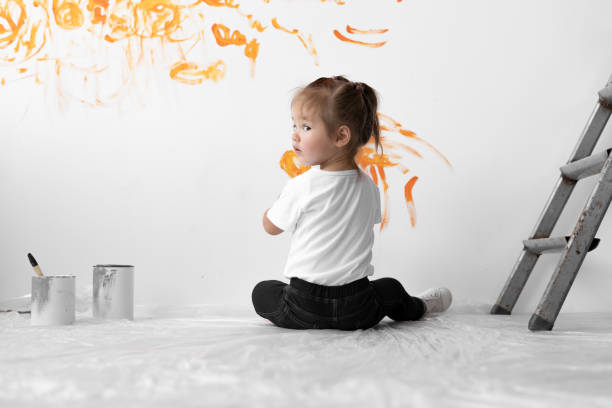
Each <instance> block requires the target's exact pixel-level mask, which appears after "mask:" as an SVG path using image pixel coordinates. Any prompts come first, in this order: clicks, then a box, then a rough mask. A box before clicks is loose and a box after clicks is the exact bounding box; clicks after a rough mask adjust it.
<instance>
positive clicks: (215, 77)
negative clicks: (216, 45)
mask: <svg viewBox="0 0 612 408" xmlns="http://www.w3.org/2000/svg"><path fill="white" fill-rule="evenodd" d="M226 69H227V68H226V66H225V63H224V62H223V61H222V60H219V61H217V62H216V63H214V64H210V65H209V66H208V67H207V68H205V69H202V68H200V66H199V65H198V64H196V63H194V62H177V63H176V64H174V65H173V66H172V69H171V70H170V78H172V79H174V80H176V81H179V82H182V83H184V84H187V85H196V84H201V83H202V82H203V81H204V79H210V80H211V81H213V82H218V81H220V80H221V79H223V77H224V76H225V72H226Z"/></svg>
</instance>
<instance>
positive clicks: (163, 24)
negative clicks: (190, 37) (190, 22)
mask: <svg viewBox="0 0 612 408" xmlns="http://www.w3.org/2000/svg"><path fill="white" fill-rule="evenodd" d="M180 21H181V20H180V12H179V8H178V6H177V5H175V4H173V3H172V1H171V0H142V1H141V2H140V3H138V4H137V5H136V7H134V32H135V34H136V35H138V36H139V37H141V38H153V37H166V36H169V35H170V34H172V33H174V32H175V31H176V30H177V29H178V28H179V24H180Z"/></svg>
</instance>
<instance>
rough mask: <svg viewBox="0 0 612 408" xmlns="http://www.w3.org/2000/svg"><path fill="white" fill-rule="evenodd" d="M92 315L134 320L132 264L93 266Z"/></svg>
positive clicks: (103, 317)
mask: <svg viewBox="0 0 612 408" xmlns="http://www.w3.org/2000/svg"><path fill="white" fill-rule="evenodd" d="M93 316H94V317H99V318H102V319H130V320H134V266H132V265H95V266H94V267H93Z"/></svg>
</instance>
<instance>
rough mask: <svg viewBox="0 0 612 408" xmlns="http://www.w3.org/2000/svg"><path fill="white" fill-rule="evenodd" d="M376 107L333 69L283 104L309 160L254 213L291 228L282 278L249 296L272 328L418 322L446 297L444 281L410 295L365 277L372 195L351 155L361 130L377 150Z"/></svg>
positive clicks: (374, 211) (367, 93) (375, 213)
mask: <svg viewBox="0 0 612 408" xmlns="http://www.w3.org/2000/svg"><path fill="white" fill-rule="evenodd" d="M377 106H378V101H377V96H376V92H375V91H374V89H372V88H371V87H369V86H368V85H366V84H364V83H362V82H351V81H349V80H347V79H346V78H344V77H342V76H335V77H331V78H319V79H317V80H316V81H314V82H312V83H310V84H309V85H308V86H306V87H305V88H302V89H300V90H299V91H298V93H297V94H296V95H295V96H294V98H293V100H292V102H291V114H292V120H293V133H292V144H293V149H294V150H295V153H296V154H297V157H298V159H299V161H300V162H301V163H302V164H304V165H307V166H319V167H312V168H311V169H310V170H309V171H307V172H305V173H303V174H300V175H299V176H296V177H294V178H292V179H290V180H289V181H288V182H287V184H286V185H285V187H284V188H283V190H282V192H281V194H280V196H279V197H278V199H277V200H276V202H274V204H273V205H272V207H270V208H269V209H268V210H267V211H266V212H265V214H264V216H263V226H264V229H265V230H266V232H268V233H269V234H272V235H277V234H280V233H281V232H283V231H287V230H291V231H292V237H291V248H290V250H289V255H288V258H287V263H286V266H285V270H284V275H285V276H286V277H287V278H290V283H289V284H286V283H284V282H281V281H277V280H267V281H263V282H259V283H258V284H257V285H256V286H255V288H254V289H253V294H252V300H253V306H254V307H255V311H256V312H257V314H259V315H260V316H261V317H264V318H266V319H268V320H270V321H271V322H272V323H274V324H275V325H277V326H280V327H285V328H291V329H341V330H356V329H367V328H370V327H372V326H375V325H376V324H377V323H378V322H380V321H381V320H382V319H383V318H384V317H385V316H389V317H390V318H391V319H393V320H418V319H420V318H421V317H422V316H423V315H424V314H426V313H439V312H443V311H445V310H446V309H448V307H449V306H450V304H451V301H452V296H451V293H450V291H449V290H448V289H446V288H437V289H429V290H428V291H426V292H425V293H423V294H421V295H419V296H418V297H413V296H410V295H409V294H408V293H406V291H405V290H404V288H403V287H402V284H401V283H400V282H399V281H397V280H396V279H393V278H382V279H376V280H372V281H370V280H369V279H368V276H371V275H373V274H374V267H373V266H372V265H371V264H370V261H371V260H372V245H373V243H374V231H373V229H374V224H378V223H380V222H381V214H380V213H381V208H380V194H379V191H378V187H377V186H376V185H375V184H374V182H373V181H372V179H371V178H370V177H369V176H368V175H367V174H366V173H364V172H363V171H362V170H361V169H360V168H359V167H358V166H357V164H356V163H355V155H356V153H357V151H358V149H359V148H360V147H361V146H363V145H365V144H366V143H367V142H368V141H369V140H370V138H371V137H373V138H374V141H375V143H376V148H377V151H378V147H379V146H380V147H381V149H382V146H381V145H380V128H379V124H378V116H377Z"/></svg>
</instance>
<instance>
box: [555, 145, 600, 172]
mask: <svg viewBox="0 0 612 408" xmlns="http://www.w3.org/2000/svg"><path fill="white" fill-rule="evenodd" d="M610 151H612V148H610V149H606V150H604V151H603V152H599V153H595V154H593V155H591V156H589V157H585V158H584V159H580V160H576V161H574V162H571V163H568V164H566V165H565V166H562V167H561V168H560V169H561V174H563V176H564V177H566V178H568V179H570V180H580V179H583V178H585V177H589V176H593V175H595V174H598V173H599V172H601V169H602V167H603V165H604V163H605V162H606V159H607V158H608V156H609V155H610Z"/></svg>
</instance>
